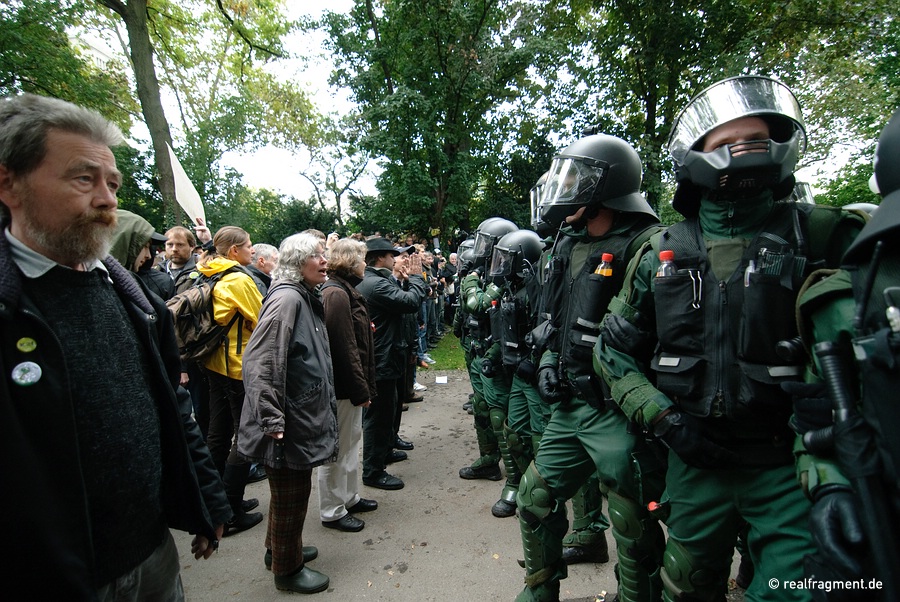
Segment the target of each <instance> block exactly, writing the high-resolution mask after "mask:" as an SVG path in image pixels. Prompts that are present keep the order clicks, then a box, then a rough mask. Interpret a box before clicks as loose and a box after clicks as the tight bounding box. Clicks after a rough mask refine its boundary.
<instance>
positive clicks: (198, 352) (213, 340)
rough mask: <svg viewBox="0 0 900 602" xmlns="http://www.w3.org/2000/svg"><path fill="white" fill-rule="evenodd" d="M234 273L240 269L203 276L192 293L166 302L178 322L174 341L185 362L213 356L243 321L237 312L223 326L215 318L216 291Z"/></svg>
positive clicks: (232, 268) (191, 290) (188, 290)
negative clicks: (231, 331)
mask: <svg viewBox="0 0 900 602" xmlns="http://www.w3.org/2000/svg"><path fill="white" fill-rule="evenodd" d="M233 271H238V269H237V268H236V267H231V268H228V269H227V270H224V271H222V272H219V273H218V274H214V275H212V276H209V277H206V276H201V277H200V278H198V279H197V281H196V282H195V283H194V285H193V286H191V287H190V288H189V289H187V290H186V291H184V292H181V293H178V294H177V295H175V296H174V297H172V298H171V299H169V300H168V301H166V306H168V308H169V311H170V312H171V313H172V319H173V321H174V322H175V339H176V341H177V342H178V354H179V355H180V356H181V360H182V361H184V362H188V361H201V360H203V359H204V358H206V357H207V356H208V355H210V354H211V353H213V352H214V351H215V350H216V349H218V348H219V347H220V346H222V345H223V344H224V343H225V341H226V338H227V335H228V332H229V331H230V330H231V327H232V326H233V325H234V323H235V322H236V321H237V320H238V319H241V318H242V317H243V316H241V314H240V312H235V314H234V317H233V318H231V321H230V322H228V324H227V325H224V326H223V325H221V324H219V323H217V322H216V320H215V318H213V289H214V288H215V287H216V283H217V282H219V280H220V279H221V278H222V276H224V275H225V274H228V273H230V272H233Z"/></svg>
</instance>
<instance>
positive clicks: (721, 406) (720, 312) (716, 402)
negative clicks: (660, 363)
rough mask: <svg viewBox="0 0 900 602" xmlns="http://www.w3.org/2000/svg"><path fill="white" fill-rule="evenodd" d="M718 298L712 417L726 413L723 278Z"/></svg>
mask: <svg viewBox="0 0 900 602" xmlns="http://www.w3.org/2000/svg"><path fill="white" fill-rule="evenodd" d="M719 299H720V301H721V302H720V303H719V304H717V305H716V313H717V315H716V322H715V327H716V328H717V330H718V332H717V333H716V342H717V344H716V394H715V397H713V400H712V404H711V407H710V409H709V414H710V416H712V417H713V418H721V417H722V416H725V414H726V411H727V409H726V407H725V395H724V393H723V390H724V385H723V383H722V375H723V373H724V372H725V369H724V365H725V344H724V343H725V339H727V336H726V335H725V333H727V332H728V323H727V322H728V312H727V311H725V307H726V306H727V305H728V289H727V286H726V283H725V281H724V280H719Z"/></svg>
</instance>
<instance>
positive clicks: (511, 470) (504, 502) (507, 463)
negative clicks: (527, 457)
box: [490, 408, 522, 518]
mask: <svg viewBox="0 0 900 602" xmlns="http://www.w3.org/2000/svg"><path fill="white" fill-rule="evenodd" d="M490 416H491V428H492V429H493V430H494V436H495V437H497V442H498V444H499V446H500V457H501V458H502V459H503V467H504V468H506V486H505V487H504V488H503V493H501V494H500V499H499V500H497V503H495V504H494V506H493V508H491V514H493V515H494V516H496V517H497V518H506V517H509V516H515V514H516V492H517V491H518V490H519V481H520V480H521V479H522V473H521V471H520V470H519V467H518V465H517V464H516V463H515V462H514V461H513V459H512V456H511V455H510V453H509V445H508V444H507V441H506V430H505V429H504V428H503V427H504V424H505V423H506V416H505V415H504V413H503V410H501V409H499V408H491V411H490Z"/></svg>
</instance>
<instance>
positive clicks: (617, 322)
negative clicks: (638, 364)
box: [600, 314, 655, 359]
mask: <svg viewBox="0 0 900 602" xmlns="http://www.w3.org/2000/svg"><path fill="white" fill-rule="evenodd" d="M600 338H601V339H602V340H603V344H604V345H609V346H610V347H612V348H613V349H615V350H616V351H620V352H622V353H625V354H628V355H630V356H631V357H634V358H637V359H646V358H649V357H650V356H651V355H652V353H653V347H654V345H655V343H654V341H653V338H652V337H651V335H650V333H649V332H647V331H646V330H642V329H641V328H639V327H638V326H637V325H636V324H633V323H631V322H629V321H628V320H626V319H625V318H624V317H622V316H619V315H616V314H608V315H607V316H606V318H605V319H604V320H603V325H602V326H601V327H600Z"/></svg>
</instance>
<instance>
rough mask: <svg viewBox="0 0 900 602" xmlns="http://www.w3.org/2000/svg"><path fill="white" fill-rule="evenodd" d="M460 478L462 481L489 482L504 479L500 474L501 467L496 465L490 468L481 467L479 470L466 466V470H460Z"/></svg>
mask: <svg viewBox="0 0 900 602" xmlns="http://www.w3.org/2000/svg"><path fill="white" fill-rule="evenodd" d="M459 478H461V479H487V480H488V481H499V480H500V479H502V478H503V475H502V474H500V467H499V466H497V465H496V464H492V465H489V466H479V467H478V468H472V467H471V466H466V467H465V468H460V469H459Z"/></svg>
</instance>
